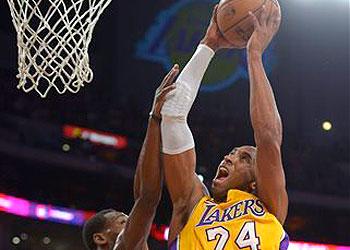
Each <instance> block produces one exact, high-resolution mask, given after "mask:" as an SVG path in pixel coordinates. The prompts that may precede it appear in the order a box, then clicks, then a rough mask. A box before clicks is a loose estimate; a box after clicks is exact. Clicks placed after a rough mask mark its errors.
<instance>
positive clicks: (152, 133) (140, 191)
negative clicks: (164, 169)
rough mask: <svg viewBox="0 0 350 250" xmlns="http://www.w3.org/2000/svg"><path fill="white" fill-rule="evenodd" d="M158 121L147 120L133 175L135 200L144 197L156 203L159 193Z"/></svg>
mask: <svg viewBox="0 0 350 250" xmlns="http://www.w3.org/2000/svg"><path fill="white" fill-rule="evenodd" d="M160 144H161V140H160V122H159V121H158V120H156V119H154V118H150V119H149V121H148V127H147V132H146V137H145V140H144V144H143V146H142V150H141V153H140V156H139V159H138V163H137V170H136V176H135V183H134V185H135V187H134V190H135V200H137V199H146V200H147V201H148V202H150V203H153V202H155V203H157V202H158V201H159V199H160V194H161V182H162V180H161V179H162V178H161V167H160V164H161V163H160Z"/></svg>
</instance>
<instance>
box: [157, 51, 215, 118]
mask: <svg viewBox="0 0 350 250" xmlns="http://www.w3.org/2000/svg"><path fill="white" fill-rule="evenodd" d="M214 54H215V52H214V51H213V50H212V49H211V48H209V47H208V46H206V45H203V44H200V45H199V46H198V48H197V50H196V52H195V53H194V55H193V56H192V58H191V60H190V61H189V62H188V63H187V65H186V66H185V68H184V69H183V70H182V72H181V73H180V75H179V77H178V78H177V80H176V83H175V85H176V90H175V91H174V93H172V94H171V96H170V97H169V99H168V100H167V101H166V102H165V103H164V106H163V108H162V115H163V116H173V117H187V115H188V113H189V112H190V109H191V107H192V104H193V102H194V100H195V99H196V96H197V93H198V90H199V86H200V84H201V82H202V79H203V76H204V74H205V72H206V70H207V68H208V66H209V63H210V61H211V59H212V58H213V56H214Z"/></svg>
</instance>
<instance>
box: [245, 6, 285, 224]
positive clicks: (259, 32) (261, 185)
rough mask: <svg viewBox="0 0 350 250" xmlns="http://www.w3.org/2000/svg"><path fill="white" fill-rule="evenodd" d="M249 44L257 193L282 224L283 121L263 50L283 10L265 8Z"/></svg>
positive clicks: (283, 209)
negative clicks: (264, 60)
mask: <svg viewBox="0 0 350 250" xmlns="http://www.w3.org/2000/svg"><path fill="white" fill-rule="evenodd" d="M251 16H252V17H253V18H254V25H255V31H254V33H253V35H252V37H251V38H250V41H249V42H248V45H247V55H248V69H249V79H250V115H251V121H252V126H253V129H254V137H255V142H256V145H257V159H256V164H257V168H256V182H257V190H258V197H259V198H260V199H261V200H262V201H263V202H264V204H265V205H266V207H267V209H268V210H269V212H271V213H272V214H274V215H275V216H276V218H277V219H278V220H279V222H280V223H281V224H282V225H283V223H284V221H285V219H286V216H287V210H288V196H287V192H286V182H285V175H284V170H283V166H282V159H281V144H282V122H281V118H280V115H279V113H278V109H277V105H276V101H275V97H274V93H273V90H272V87H271V85H270V82H269V80H268V78H267V76H266V73H265V70H264V66H263V62H262V54H263V52H264V50H265V49H266V47H267V46H268V45H269V43H270V41H271V40H272V38H273V36H274V35H275V34H276V32H277V30H278V28H279V25H280V21H281V14H280V10H278V11H277V10H276V11H274V12H273V13H271V15H270V16H269V14H268V13H267V11H266V9H265V10H264V11H263V13H262V15H261V17H260V18H259V19H258V18H257V17H255V16H254V15H253V14H251Z"/></svg>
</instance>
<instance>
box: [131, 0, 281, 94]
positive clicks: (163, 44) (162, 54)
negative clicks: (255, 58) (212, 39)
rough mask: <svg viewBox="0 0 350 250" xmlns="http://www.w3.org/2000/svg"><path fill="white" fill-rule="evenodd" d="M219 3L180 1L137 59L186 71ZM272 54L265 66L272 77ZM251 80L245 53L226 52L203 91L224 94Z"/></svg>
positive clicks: (160, 20) (159, 21)
mask: <svg viewBox="0 0 350 250" xmlns="http://www.w3.org/2000/svg"><path fill="white" fill-rule="evenodd" d="M216 3H217V1H213V0H180V1H177V2H176V3H174V4H173V5H172V6H170V7H169V8H168V9H166V10H163V11H161V12H160V13H159V15H158V16H157V17H156V19H155V22H154V24H153V25H152V26H151V27H150V28H149V30H148V31H147V32H146V34H145V36H144V38H143V39H142V40H141V41H140V42H139V43H138V44H137V51H136V55H137V57H139V58H142V59H145V60H148V61H152V62H157V63H161V64H162V65H163V66H164V69H165V70H166V71H168V70H170V69H171V67H172V66H173V64H174V63H178V64H179V65H180V66H182V67H183V66H184V65H185V64H186V63H187V61H188V60H189V59H190V58H191V56H192V54H193V53H194V51H195V49H196V47H197V45H198V43H199V42H200V40H201V39H202V38H203V36H204V34H205V31H206V29H207V27H208V24H209V21H210V17H211V15H212V10H213V7H214V5H215V4H216ZM272 51H273V50H272V47H270V48H269V49H268V50H267V52H266V53H265V58H264V59H266V58H269V60H265V61H268V62H269V64H266V63H265V67H266V69H267V72H268V73H269V72H270V71H271V68H272V67H271V66H272V62H273V61H274V57H273V55H272ZM247 77H248V74H247V65H246V54H245V50H222V51H219V52H218V53H217V55H216V56H215V58H214V60H213V62H212V63H211V66H210V67H209V69H208V71H207V73H206V75H205V78H204V80H203V84H202V87H201V90H202V91H204V92H215V91H220V90H223V89H226V88H228V87H229V86H231V85H232V84H234V83H236V82H237V81H239V80H240V79H247Z"/></svg>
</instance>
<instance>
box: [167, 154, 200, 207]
mask: <svg viewBox="0 0 350 250" xmlns="http://www.w3.org/2000/svg"><path fill="white" fill-rule="evenodd" d="M163 164H164V173H165V181H166V185H167V188H168V191H169V193H170V197H171V200H172V203H173V205H176V206H189V207H191V204H189V203H190V201H191V200H193V199H195V200H199V199H200V198H201V197H203V195H205V194H204V191H203V189H202V188H199V187H198V185H200V186H201V183H200V181H199V180H198V177H197V175H196V173H195V166H196V153H195V150H194V149H191V150H188V151H186V152H184V153H180V154H176V155H168V154H163Z"/></svg>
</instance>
